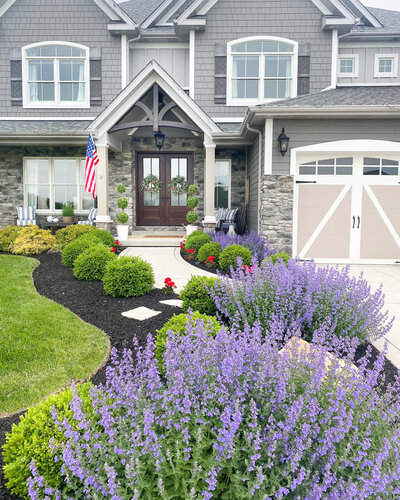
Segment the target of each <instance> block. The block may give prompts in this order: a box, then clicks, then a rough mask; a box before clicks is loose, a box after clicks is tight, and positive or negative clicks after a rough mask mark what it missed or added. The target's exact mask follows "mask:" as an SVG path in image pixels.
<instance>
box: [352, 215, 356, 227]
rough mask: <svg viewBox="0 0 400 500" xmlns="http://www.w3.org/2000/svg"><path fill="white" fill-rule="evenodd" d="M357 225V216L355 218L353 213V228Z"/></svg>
mask: <svg viewBox="0 0 400 500" xmlns="http://www.w3.org/2000/svg"><path fill="white" fill-rule="evenodd" d="M355 225H356V218H355V216H354V215H353V229H354V227H355Z"/></svg>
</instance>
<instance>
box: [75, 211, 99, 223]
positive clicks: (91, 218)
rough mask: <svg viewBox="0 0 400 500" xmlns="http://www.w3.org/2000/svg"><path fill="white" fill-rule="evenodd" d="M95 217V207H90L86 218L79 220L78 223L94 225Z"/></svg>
mask: <svg viewBox="0 0 400 500" xmlns="http://www.w3.org/2000/svg"><path fill="white" fill-rule="evenodd" d="M96 217H97V208H91V209H90V210H89V215H88V218H87V219H86V220H80V221H78V224H84V225H86V226H94V225H95V223H94V221H95V220H96Z"/></svg>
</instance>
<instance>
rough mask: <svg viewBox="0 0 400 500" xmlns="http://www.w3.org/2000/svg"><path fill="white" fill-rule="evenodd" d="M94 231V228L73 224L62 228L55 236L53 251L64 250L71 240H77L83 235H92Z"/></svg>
mask: <svg viewBox="0 0 400 500" xmlns="http://www.w3.org/2000/svg"><path fill="white" fill-rule="evenodd" d="M93 231H96V228H95V227H94V226H89V225H83V224H74V225H71V226H67V227H63V228H62V229H59V230H58V231H57V232H56V234H55V238H56V242H55V244H54V249H55V250H60V251H62V250H64V248H65V247H66V246H67V245H68V243H70V242H71V241H73V240H76V239H77V238H79V236H82V235H83V234H88V233H92V232H93Z"/></svg>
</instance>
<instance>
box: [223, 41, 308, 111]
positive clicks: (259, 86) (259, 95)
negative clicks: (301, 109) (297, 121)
mask: <svg viewBox="0 0 400 500" xmlns="http://www.w3.org/2000/svg"><path fill="white" fill-rule="evenodd" d="M297 53H298V44H297V42H294V41H292V40H287V39H284V38H278V37H262V38H258V37H256V38H254V37H251V38H244V39H240V40H234V41H232V42H229V43H228V78H227V85H228V89H227V94H228V102H227V103H228V105H231V106H233V105H248V104H255V103H260V102H268V101H274V100H278V99H288V98H290V97H295V96H296V95H297Z"/></svg>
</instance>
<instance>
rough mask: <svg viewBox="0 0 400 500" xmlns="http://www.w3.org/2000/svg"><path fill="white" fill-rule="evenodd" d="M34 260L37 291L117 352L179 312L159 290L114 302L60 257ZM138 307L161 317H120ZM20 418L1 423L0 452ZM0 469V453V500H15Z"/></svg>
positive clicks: (97, 378)
mask: <svg viewBox="0 0 400 500" xmlns="http://www.w3.org/2000/svg"><path fill="white" fill-rule="evenodd" d="M37 258H38V260H39V261H40V266H38V267H37V268H36V269H35V271H34V273H33V279H34V284H35V287H36V289H37V291H38V292H39V293H40V294H41V295H43V296H45V297H48V298H49V299H52V300H54V301H55V302H58V303H59V304H61V305H63V306H65V307H66V308H68V309H70V310H71V311H72V312H74V313H75V314H77V315H78V316H79V317H80V318H82V319H83V320H84V321H86V322H87V323H90V324H92V325H94V326H97V327H98V328H100V329H101V330H103V331H104V332H106V334H107V335H108V336H109V338H110V342H111V347H115V348H116V349H117V351H119V352H122V350H123V349H124V348H131V347H132V339H133V337H135V336H136V338H137V339H138V341H139V343H140V344H141V345H144V344H145V343H146V339H147V336H148V334H149V333H152V334H155V332H156V330H157V329H159V328H161V327H162V326H163V325H164V323H165V322H166V321H168V319H169V318H170V317H171V316H172V315H173V314H179V313H180V312H181V309H179V308H177V307H171V306H168V305H165V304H160V300H166V299H174V298H178V296H177V295H172V294H171V295H166V294H164V293H163V292H162V291H161V290H159V289H153V290H152V291H151V292H150V293H149V294H147V295H144V296H142V297H129V298H113V297H110V296H108V295H106V294H105V293H104V291H103V284H102V283H101V282H84V281H78V280H77V279H76V278H74V275H73V273H72V269H70V268H66V267H63V266H62V264H61V255H60V254H59V253H51V254H45V255H40V256H38V257H37ZM140 306H145V307H148V308H149V309H154V310H155V311H161V314H158V315H157V316H154V317H153V318H150V319H147V320H145V321H138V320H134V319H129V318H125V317H124V316H121V313H122V312H124V311H129V310H130V309H134V308H136V307H140ZM107 365H108V363H107V364H106V365H105V366H104V367H103V368H102V369H101V370H100V371H99V372H97V373H96V374H95V375H94V376H93V377H92V379H91V380H92V382H93V383H94V384H100V383H103V382H104V381H105V371H106V367H107ZM21 414H22V413H20V414H18V415H13V416H11V417H7V418H3V419H0V449H1V448H2V446H3V444H4V440H5V433H6V432H9V431H10V430H11V426H12V424H13V423H17V422H18V421H19V417H20V415H21ZM2 465H3V464H2V454H1V453H0V500H12V499H17V498H19V497H17V496H13V495H11V494H10V493H9V492H8V490H7V489H6V488H5V486H4V478H3V474H2V470H3V467H2Z"/></svg>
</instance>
